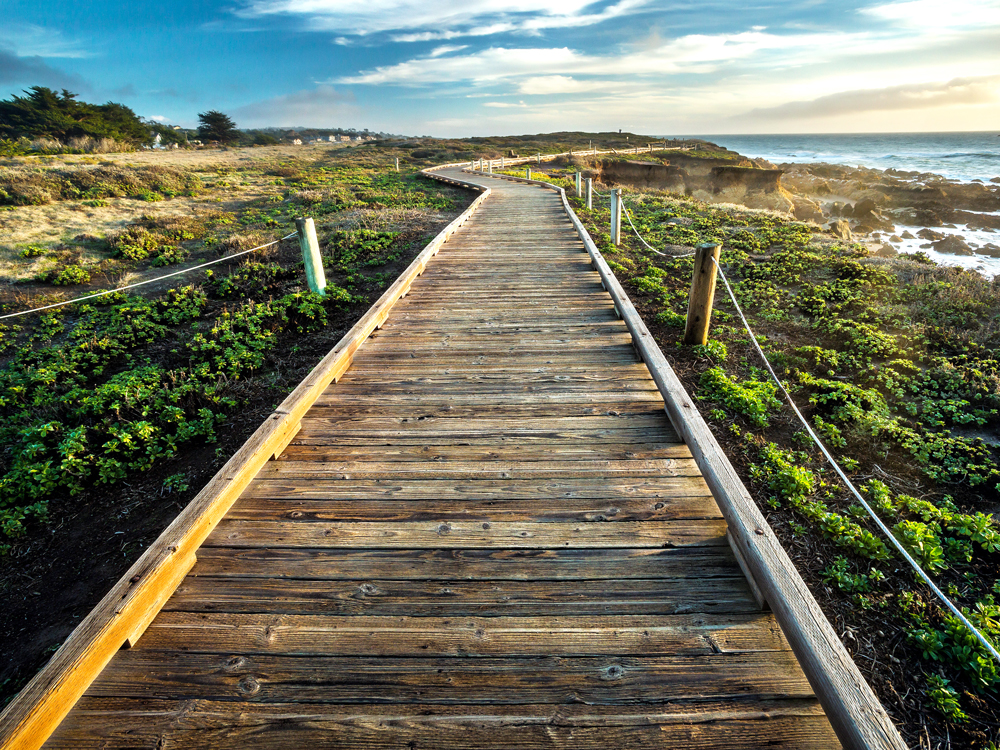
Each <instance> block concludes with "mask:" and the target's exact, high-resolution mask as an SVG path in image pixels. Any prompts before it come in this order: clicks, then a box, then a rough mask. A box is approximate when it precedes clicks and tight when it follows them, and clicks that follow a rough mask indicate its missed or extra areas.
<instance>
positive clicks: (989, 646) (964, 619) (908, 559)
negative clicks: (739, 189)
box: [712, 257, 1000, 663]
mask: <svg viewBox="0 0 1000 750" xmlns="http://www.w3.org/2000/svg"><path fill="white" fill-rule="evenodd" d="M712 262H713V263H715V267H716V268H717V269H718V270H719V276H721V277H722V283H723V284H724V285H725V287H726V291H727V292H728V293H729V298H730V299H731V300H732V301H733V305H734V306H735V307H736V312H737V313H738V314H739V316H740V320H742V321H743V326H744V327H745V328H746V329H747V333H749V334H750V342H751V343H752V344H753V345H754V348H755V349H756V350H757V354H758V355H760V358H761V360H763V362H764V366H765V367H766V368H767V371H768V372H769V373H770V374H771V379H772V380H774V382H775V383H776V384H777V386H778V388H780V389H781V392H782V393H783V394H784V395H785V400H786V401H787V402H788V405H789V406H791V407H792V411H794V412H795V416H796V417H798V418H799V421H800V422H801V423H802V426H803V427H805V429H806V432H807V433H808V434H809V437H811V438H812V439H813V442H814V443H816V445H817V446H818V447H819V449H820V451H822V452H823V455H824V456H825V457H826V460H827V461H828V462H829V463H830V465H831V466H832V467H833V470H834V471H835V472H836V473H837V476H839V477H840V479H841V481H842V482H843V483H844V484H845V485H847V488H848V489H849V490H850V491H851V493H852V494H853V495H854V497H855V498H856V499H857V501H858V502H859V503H861V507H863V508H864V509H865V511H867V513H868V515H869V516H871V517H872V520H874V521H875V523H876V524H877V525H878V527H879V529H881V531H882V533H883V534H884V535H885V536H886V538H888V540H889V541H890V542H891V543H892V545H893V547H895V548H896V550H897V551H898V552H899V554H900V555H902V556H903V559H904V560H906V562H908V563H909V564H910V566H911V567H912V568H913V569H914V570H915V571H916V572H917V574H918V575H919V576H920V577H921V578H922V579H924V582H925V583H926V584H927V585H928V586H930V588H931V591H933V592H934V594H935V595H936V596H937V598H938V599H940V600H941V601H942V602H944V604H945V606H946V607H947V608H948V609H950V610H951V612H952V614H953V615H955V617H957V618H958V619H959V620H960V621H961V622H962V624H963V625H965V627H967V628H968V629H969V631H970V632H971V633H972V634H973V635H975V636H976V640H978V641H979V642H980V643H981V644H982V645H983V646H984V647H985V648H986V650H987V651H988V652H989V653H990V655H991V656H992V657H993V658H994V659H995V660H996V661H997V662H998V663H1000V653H998V652H997V650H996V649H995V648H994V647H993V644H991V643H990V642H989V641H988V640H987V639H986V636H984V635H983V634H982V633H981V632H979V629H978V628H976V626H975V625H973V624H972V623H971V622H969V619H968V618H967V617H966V616H965V615H964V614H962V611H961V610H959V608H958V607H956V606H955V605H954V603H953V602H952V601H951V599H949V598H948V597H947V596H946V595H945V594H944V592H943V591H941V589H939V588H938V587H937V585H935V583H934V581H932V580H931V578H930V576H928V575H927V573H925V572H924V569H923V568H921V567H920V565H919V564H918V563H917V561H916V560H914V559H913V557H911V556H910V553H909V552H907V551H906V549H905V548H904V547H903V545H902V544H900V543H899V540H897V539H896V537H895V536H893V534H892V532H891V531H890V530H889V528H888V527H887V526H886V525H885V524H884V523H883V522H882V519H881V518H879V517H878V515H877V514H876V513H875V511H874V510H872V508H871V506H870V505H868V503H867V502H866V501H865V499H864V497H862V496H861V493H860V492H858V490H857V488H856V487H855V486H854V483H853V482H851V480H850V479H849V478H848V477H847V474H845V473H844V471H843V469H841V468H840V464H838V463H837V460H836V459H835V458H834V457H833V456H832V455H831V453H830V451H828V450H827V449H826V446H825V445H823V441H822V440H820V439H819V436H818V435H817V434H816V433H815V432H814V431H813V429H812V427H810V426H809V423H808V422H806V418H805V417H804V416H802V412H800V411H799V407H797V406H796V405H795V402H794V401H793V400H792V397H791V395H790V394H789V393H788V391H787V390H785V386H784V385H783V384H782V382H781V380H780V379H779V378H778V376H777V374H775V372H774V368H773V367H771V363H770V362H769V361H768V359H767V357H766V356H764V350H763V349H761V347H760V344H759V343H758V342H757V337H756V336H755V335H754V332H753V330H752V329H751V328H750V323H748V322H747V319H746V316H745V315H744V314H743V310H742V309H740V303H739V302H737V301H736V295H735V294H734V293H733V289H732V287H731V286H729V280H728V279H727V278H726V274H725V273H724V272H723V270H722V267H721V266H720V265H719V263H718V262H717V261H716V260H715V258H714V257H712Z"/></svg>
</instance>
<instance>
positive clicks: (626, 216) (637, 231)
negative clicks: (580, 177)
mask: <svg viewBox="0 0 1000 750" xmlns="http://www.w3.org/2000/svg"><path fill="white" fill-rule="evenodd" d="M622 211H624V212H625V218H626V219H628V223H629V225H630V226H631V227H632V231H633V232H635V236H636V237H638V238H639V242H641V243H642V244H643V245H645V246H646V247H648V248H649V249H650V250H652V251H653V252H654V253H656V254H657V255H662V256H663V257H664V258H690V257H691V256H692V255H694V253H685V254H684V255H671V254H670V253H661V252H660V251H659V250H657V249H656V248H655V247H653V246H652V245H650V244H649V243H648V242H646V240H644V239H643V237H642V235H641V234H639V230H638V229H636V228H635V224H633V223H632V215H631V214H630V213H629V212H628V208H627V207H626V205H625V201H622ZM713 260H714V259H713Z"/></svg>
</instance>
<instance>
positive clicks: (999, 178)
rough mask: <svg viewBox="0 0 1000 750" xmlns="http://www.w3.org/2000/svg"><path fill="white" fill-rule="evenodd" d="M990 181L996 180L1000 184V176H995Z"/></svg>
mask: <svg viewBox="0 0 1000 750" xmlns="http://www.w3.org/2000/svg"><path fill="white" fill-rule="evenodd" d="M990 182H995V183H997V184H998V185H1000V177H994V178H993V179H991V180H990Z"/></svg>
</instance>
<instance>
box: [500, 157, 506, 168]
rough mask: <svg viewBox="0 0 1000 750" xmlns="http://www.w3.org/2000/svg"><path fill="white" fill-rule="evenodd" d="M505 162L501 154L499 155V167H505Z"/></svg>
mask: <svg viewBox="0 0 1000 750" xmlns="http://www.w3.org/2000/svg"><path fill="white" fill-rule="evenodd" d="M506 163H507V162H506V161H504V158H503V157H502V156H501V157H500V169H506V166H505V165H506Z"/></svg>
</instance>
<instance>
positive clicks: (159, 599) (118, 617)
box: [0, 162, 490, 750]
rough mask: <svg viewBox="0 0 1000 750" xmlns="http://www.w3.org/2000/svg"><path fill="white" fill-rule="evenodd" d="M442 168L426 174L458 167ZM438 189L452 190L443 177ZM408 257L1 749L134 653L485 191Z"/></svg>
mask: <svg viewBox="0 0 1000 750" xmlns="http://www.w3.org/2000/svg"><path fill="white" fill-rule="evenodd" d="M465 164H466V163H465V162H463V163H462V164H461V165H458V164H449V165H443V166H441V167H436V168H435V169H444V168H446V167H449V166H451V167H458V166H464V165H465ZM445 181H448V182H454V181H451V180H448V179H447V178H445ZM465 187H471V188H473V189H475V190H480V191H482V194H481V195H480V196H479V197H478V198H476V199H475V200H474V201H473V202H472V204H471V205H470V206H469V207H468V208H467V209H466V210H465V211H464V212H462V214H461V215H459V216H458V217H457V218H456V219H455V220H454V221H452V222H451V223H450V224H449V225H448V226H447V227H445V228H444V229H443V230H441V232H440V233H439V234H438V235H437V237H435V238H434V239H433V240H431V242H430V243H429V244H428V245H427V246H426V247H425V248H424V249H423V250H422V251H421V252H420V254H419V255H418V256H417V257H416V258H414V259H413V262H412V263H410V265H409V266H408V267H407V269H406V270H405V271H404V272H403V273H402V274H401V275H400V276H399V278H398V279H396V281H395V282H394V283H393V284H392V286H390V287H389V288H388V289H387V290H386V291H385V293H384V294H382V296H381V297H379V299H378V301H377V302H375V304H374V305H372V307H371V308H369V310H368V311H367V312H366V313H365V314H364V316H362V318H361V319H360V320H359V321H358V322H357V323H355V325H354V327H352V328H351V330H350V331H348V332H347V333H346V334H345V335H344V337H343V338H342V339H341V340H340V342H339V343H338V344H337V345H336V346H335V347H334V348H333V349H332V350H331V351H330V352H329V353H328V354H327V355H326V356H325V357H324V358H323V359H322V360H321V361H320V363H319V364H318V365H316V367H315V368H313V370H312V372H310V373H309V374H308V375H307V376H306V377H305V379H304V380H303V381H302V382H301V383H299V385H298V386H297V387H296V388H295V390H294V391H292V392H291V393H290V394H289V395H288V397H287V398H286V399H285V400H284V401H282V403H281V405H280V406H279V407H278V408H277V409H276V410H275V411H274V412H273V413H272V414H271V415H270V416H269V417H268V418H267V419H266V420H265V421H264V423H263V424H262V425H261V426H260V427H258V428H257V430H256V431H255V432H254V434H253V435H252V436H251V437H250V439H249V440H247V442H246V443H244V444H243V446H242V447H241V448H240V449H239V450H238V451H237V452H236V453H235V454H234V455H233V457H232V458H230V459H229V461H228V462H227V463H226V465H225V466H223V467H222V468H221V469H220V470H219V471H218V473H217V474H216V475H215V476H214V477H213V478H212V479H211V480H210V481H209V482H208V484H206V485H205V487H204V488H203V489H202V491H201V492H199V493H198V495H197V496H195V498H194V499H193V500H192V501H191V502H190V503H188V505H187V507H186V508H184V510H183V511H181V513H180V514H179V515H178V516H177V518H176V519H175V520H174V521H173V523H171V524H170V525H169V526H168V527H167V528H166V529H165V530H164V531H163V533H162V534H160V536H159V537H158V538H157V539H156V541H155V542H153V543H152V544H151V545H150V546H149V547H148V548H147V549H146V551H145V552H144V553H143V555H142V556H141V557H140V558H139V559H138V560H137V561H136V562H135V564H134V565H132V567H131V568H129V570H128V572H126V573H125V575H124V576H122V578H121V579H120V580H119V581H118V583H116V584H115V585H114V587H113V588H112V589H111V591H109V592H108V594H107V595H105V597H104V598H103V599H102V600H101V601H100V602H99V603H98V604H97V606H96V607H94V609H93V610H91V612H90V614H88V615H87V617H86V618H84V619H83V620H82V621H81V622H80V624H79V625H78V626H77V627H76V629H75V630H74V631H73V632H72V633H71V634H70V636H69V638H67V639H66V641H65V642H64V643H63V645H62V646H61V647H60V648H59V650H58V651H56V653H55V654H54V655H53V656H52V658H51V659H50V660H49V662H48V663H47V664H46V665H45V666H44V667H43V668H42V669H41V671H39V673H38V674H37V675H35V677H34V678H33V679H32V680H31V682H29V683H28V684H27V685H26V686H25V687H24V689H22V690H21V692H20V693H19V694H18V695H17V697H16V698H15V699H14V700H13V701H11V703H10V704H9V705H8V706H7V708H6V709H5V710H4V711H3V713H2V714H0V747H2V748H3V749H4V750H35V749H36V748H39V747H41V746H42V744H44V743H45V741H46V740H47V739H48V738H49V736H50V735H51V734H52V732H53V731H54V730H55V728H56V727H57V726H58V725H59V723H60V722H61V721H62V719H63V718H64V717H65V716H66V714H67V713H69V711H70V709H71V708H72V707H73V705H74V704H75V703H76V701H77V700H78V699H79V698H80V696H82V695H83V693H84V692H85V691H86V689H87V687H88V686H89V685H90V684H91V682H93V681H94V679H96V678H97V676H98V675H99V674H100V673H101V670H103V669H104V667H105V666H106V665H107V663H108V662H109V661H110V660H111V658H112V657H113V656H114V654H115V653H116V652H117V651H118V650H119V649H120V648H121V647H122V646H123V645H127V646H129V645H134V644H135V642H136V641H137V640H138V638H139V636H141V635H142V633H143V631H144V630H145V629H146V627H147V626H148V625H149V624H150V622H152V620H153V618H154V617H155V616H156V614H157V613H158V612H159V611H160V609H161V608H162V607H163V605H164V604H166V602H167V600H168V599H169V598H170V596H171V595H172V594H173V592H174V590H175V589H176V588H177V587H178V586H179V585H180V583H181V582H182V581H183V580H184V577H185V576H186V575H187V574H188V572H189V571H190V570H191V568H192V567H193V566H194V563H195V554H196V552H197V550H198V548H199V547H200V546H201V544H202V542H204V540H205V539H206V538H207V537H208V535H209V534H210V533H211V531H212V530H213V529H214V528H215V527H216V525H217V524H218V523H219V521H220V520H222V517H223V516H224V515H225V514H226V513H227V512H228V510H229V508H230V507H231V506H232V504H233V503H234V502H235V501H236V499H237V498H238V497H239V496H240V493H241V492H242V491H243V490H244V488H245V487H246V486H247V484H249V483H250V481H251V480H252V479H253V478H254V476H256V474H257V472H258V471H260V469H261V467H262V466H263V465H264V464H265V463H266V462H267V461H268V459H270V458H271V456H273V455H276V454H277V453H280V452H281V451H282V450H283V449H284V447H285V446H286V445H287V444H288V443H289V442H290V441H291V439H292V438H293V437H295V434H296V433H297V432H298V430H299V423H300V420H301V419H302V416H303V415H304V414H305V413H306V411H308V409H309V408H310V407H311V406H312V404H313V403H314V402H315V401H316V399H317V398H318V397H319V396H320V395H321V394H322V393H323V391H324V390H325V389H326V387H327V386H328V385H329V384H330V383H331V382H334V381H336V380H338V379H339V378H340V376H341V375H343V374H344V372H345V371H346V370H347V368H348V367H350V364H351V361H352V359H353V357H354V353H355V352H356V351H357V350H358V348H359V347H360V346H361V345H362V344H363V343H364V342H365V340H366V339H367V338H368V337H369V336H370V335H371V334H372V332H373V331H374V330H375V329H376V328H380V327H381V326H382V325H383V323H385V321H386V319H387V318H388V316H389V311H390V310H391V309H392V307H393V305H395V303H396V302H397V301H398V300H399V299H400V298H401V297H403V296H404V295H405V294H406V293H407V291H408V290H409V288H410V285H411V284H412V282H413V280H414V279H415V278H417V276H419V275H420V274H421V273H423V271H424V268H426V266H427V263H428V261H429V260H430V259H431V258H432V257H434V256H435V255H437V253H438V251H439V250H440V249H441V246H442V245H443V244H444V243H445V242H446V241H447V239H448V238H449V237H450V236H451V235H452V234H454V233H455V231H456V230H458V228H459V227H461V226H462V225H463V224H464V223H465V222H466V221H467V220H468V219H469V218H470V217H471V216H472V214H473V213H475V211H476V209H478V208H479V206H481V205H482V203H483V202H484V201H485V200H486V199H487V198H488V197H489V195H490V190H489V188H482V187H479V186H475V185H465Z"/></svg>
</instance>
